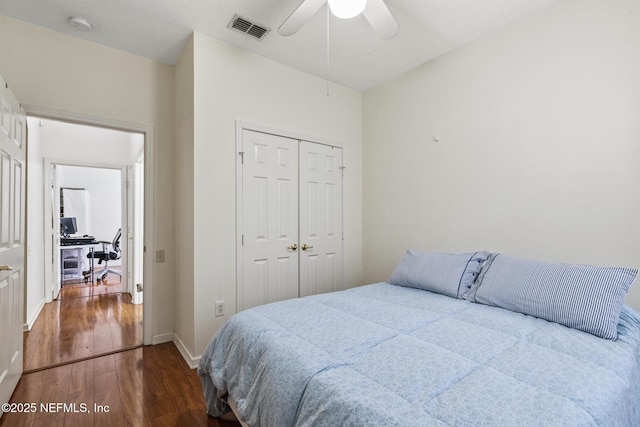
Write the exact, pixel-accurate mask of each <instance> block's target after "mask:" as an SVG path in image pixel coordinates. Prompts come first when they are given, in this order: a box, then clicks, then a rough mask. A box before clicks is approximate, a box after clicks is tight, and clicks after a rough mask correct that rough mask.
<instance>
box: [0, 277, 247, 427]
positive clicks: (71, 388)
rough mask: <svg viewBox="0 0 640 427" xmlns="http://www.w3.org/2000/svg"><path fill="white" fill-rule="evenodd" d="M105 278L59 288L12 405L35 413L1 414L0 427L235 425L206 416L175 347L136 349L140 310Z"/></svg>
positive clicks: (29, 350)
mask: <svg viewBox="0 0 640 427" xmlns="http://www.w3.org/2000/svg"><path fill="white" fill-rule="evenodd" d="M106 279H107V280H105V281H104V282H103V283H102V284H100V285H96V286H93V287H91V286H90V285H84V284H83V283H82V282H80V283H77V284H73V285H65V286H63V288H62V291H61V293H60V296H59V299H58V300H57V301H53V302H52V303H49V304H46V305H45V308H44V309H43V310H42V312H41V313H40V316H39V317H38V320H37V321H36V323H35V325H34V327H33V328H32V330H31V331H30V332H25V334H24V338H25V341H24V344H25V351H24V369H25V372H26V373H25V374H23V375H22V378H21V379H20V382H19V383H18V386H17V388H16V390H15V391H14V393H13V396H12V397H11V402H12V403H15V404H18V403H22V404H25V403H26V404H29V405H32V406H30V407H29V408H30V409H31V408H33V409H35V411H33V412H29V413H25V412H22V413H11V412H8V413H5V414H4V415H2V417H1V418H0V426H11V427H13V426H35V427H39V426H87V427H91V426H217V427H227V426H233V427H238V426H239V425H240V424H239V423H237V422H233V421H224V420H218V419H214V418H210V417H208V416H207V413H206V408H205V404H204V397H203V395H202V386H201V385H200V380H199V378H198V376H197V374H196V371H195V370H192V369H189V367H188V365H187V364H186V362H185V361H184V359H183V358H182V356H181V355H180V353H179V352H178V350H177V349H176V347H175V345H174V344H173V343H166V344H159V345H156V346H147V347H141V344H142V306H140V305H137V306H136V305H133V304H131V303H130V301H131V297H130V296H129V295H128V294H123V293H122V291H123V289H122V284H121V283H120V280H119V278H118V276H115V275H113V277H112V275H109V276H108V277H107V278H106ZM132 346H138V347H137V348H136V349H133V350H123V349H127V348H131V347H132ZM120 350H123V351H120ZM107 352H112V353H111V354H108V355H103V354H104V353H107ZM87 358H89V359H87ZM78 359H84V360H82V361H77V360H78ZM73 360H76V362H75V363H74V362H72V361H73ZM59 364H62V365H59ZM52 365H58V366H52ZM46 366H49V368H45V367H46ZM29 371H31V372H30V373H29ZM0 403H3V402H0ZM107 410H108V412H107Z"/></svg>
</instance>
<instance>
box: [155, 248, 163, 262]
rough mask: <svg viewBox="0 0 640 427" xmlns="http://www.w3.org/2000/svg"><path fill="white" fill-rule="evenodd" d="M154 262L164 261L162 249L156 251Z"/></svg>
mask: <svg viewBox="0 0 640 427" xmlns="http://www.w3.org/2000/svg"><path fill="white" fill-rule="evenodd" d="M156 262H164V249H158V250H157V251H156Z"/></svg>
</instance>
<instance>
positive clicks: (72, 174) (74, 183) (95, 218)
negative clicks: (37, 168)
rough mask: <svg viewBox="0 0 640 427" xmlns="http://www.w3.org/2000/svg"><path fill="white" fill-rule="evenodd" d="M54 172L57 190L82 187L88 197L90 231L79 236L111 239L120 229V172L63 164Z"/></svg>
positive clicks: (108, 240) (83, 231)
mask: <svg viewBox="0 0 640 427" xmlns="http://www.w3.org/2000/svg"><path fill="white" fill-rule="evenodd" d="M56 171H57V173H58V184H59V185H60V188H64V187H67V188H84V189H85V190H87V192H88V193H89V195H90V205H89V209H90V211H89V212H90V213H91V217H90V218H89V228H88V229H86V230H78V233H79V234H90V235H92V236H94V237H95V238H96V240H102V241H107V242H110V241H111V240H113V237H114V236H115V234H116V231H117V230H118V228H122V179H121V174H122V171H121V170H120V169H103V168H90V167H81V166H62V165H61V166H57V167H56ZM121 243H124V241H123V242H121ZM114 264H116V263H114Z"/></svg>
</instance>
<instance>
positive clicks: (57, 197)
mask: <svg viewBox="0 0 640 427" xmlns="http://www.w3.org/2000/svg"><path fill="white" fill-rule="evenodd" d="M28 120H29V126H30V128H29V130H30V133H29V144H30V151H35V152H36V155H37V156H38V157H39V159H40V162H41V164H42V171H43V172H42V181H43V182H44V185H43V186H42V188H44V189H46V190H45V191H44V193H43V194H42V195H41V196H40V203H41V204H42V209H37V208H36V209H32V210H30V212H31V214H32V215H33V214H34V213H36V212H39V213H40V218H39V219H37V218H33V217H30V218H29V221H30V222H29V226H30V228H29V230H30V232H31V233H30V235H31V236H34V235H35V234H37V232H35V233H34V230H36V229H37V227H33V228H32V227H31V225H34V224H37V223H40V224H44V225H43V226H42V229H41V233H42V234H41V235H42V236H43V237H42V243H43V244H42V248H43V257H42V258H43V259H42V262H43V264H44V271H43V274H42V273H41V274H42V276H43V277H42V281H41V282H40V283H42V284H44V288H43V289H42V293H43V294H44V295H43V296H44V301H45V303H46V304H45V305H44V307H43V308H42V309H41V310H42V311H41V312H40V315H39V316H38V313H36V315H35V317H36V318H37V320H36V319H33V323H32V325H30V326H31V327H30V328H29V329H30V331H29V332H27V333H26V334H25V342H26V344H27V345H25V348H27V347H29V346H30V347H31V348H37V349H38V351H37V353H38V354H39V357H38V358H36V359H38V360H36V359H31V360H30V359H29V355H28V354H27V352H26V351H25V368H26V369H27V370H30V369H39V368H41V367H42V366H46V365H52V364H60V363H66V362H68V361H71V360H78V359H82V358H84V357H92V356H95V355H97V354H103V353H106V352H111V351H118V350H122V349H125V348H131V347H133V346H138V345H142V343H143V329H142V326H143V323H142V317H143V310H142V305H141V304H142V302H143V299H142V286H138V287H137V288H136V286H135V285H134V280H136V283H138V284H140V285H141V282H142V280H141V279H140V278H141V277H142V276H143V271H144V263H143V258H144V257H143V256H142V253H141V251H139V250H137V249H138V248H140V247H143V242H142V238H143V235H144V233H143V231H142V230H143V229H144V220H143V219H144V217H145V215H144V206H145V203H144V171H145V169H144V150H145V134H143V133H139V132H128V131H121V130H114V129H110V128H104V127H99V126H91V125H83V124H76V123H70V122H65V121H60V120H51V119H42V118H36V117H30V118H29V119H28ZM32 160H33V159H32ZM30 164H33V162H32V163H30ZM33 182H35V179H34V180H33ZM33 187H35V185H31V186H30V188H33ZM129 188H134V189H138V191H136V192H132V191H129ZM48 190H49V191H48ZM66 190H69V191H66ZM71 190H72V191H71ZM65 192H66V193H68V194H69V195H74V194H75V193H82V194H84V196H85V197H83V200H88V201H86V202H84V204H86V205H87V206H85V207H83V208H82V209H77V207H74V206H73V205H74V204H76V201H74V198H73V197H69V198H68V199H67V202H66V205H65V198H64V194H65ZM136 197H137V198H138V199H136ZM29 200H30V201H32V200H33V201H34V202H37V195H34V194H30V195H29ZM130 205H131V206H130ZM85 210H88V212H89V214H88V218H83V219H82V220H81V221H80V224H82V227H83V229H82V230H80V229H78V230H76V231H77V233H78V237H81V236H84V235H92V236H94V237H95V238H96V240H97V241H98V242H108V243H107V244H105V246H104V247H103V245H102V244H101V243H99V244H96V245H93V249H94V250H95V251H102V250H103V249H106V251H107V252H111V251H113V250H114V247H113V239H114V237H115V235H116V232H117V230H118V229H121V238H120V240H119V241H118V246H119V247H120V249H121V250H120V251H118V252H119V256H118V259H113V260H110V261H109V269H110V270H113V271H115V272H116V273H119V275H118V274H112V273H109V274H108V275H105V276H104V277H102V276H100V277H92V276H91V275H86V276H82V275H81V277H80V280H77V281H76V280H65V281H64V282H63V279H64V277H62V274H61V273H63V272H66V271H61V269H63V268H64V265H63V264H62V263H63V261H64V260H63V259H61V257H60V254H61V247H60V220H59V218H60V217H61V216H68V217H73V218H75V217H77V216H81V215H85V214H84V213H82V212H85ZM43 213H44V214H43ZM79 228H80V227H79ZM36 246H37V243H36V244H33V245H32V247H31V252H34V248H35V247H36ZM85 252H87V251H86V250H85V251H82V255H81V256H80V257H78V260H79V262H80V263H81V267H82V268H79V270H80V271H84V272H91V268H90V267H91V263H90V260H89V259H87V257H86V253H85ZM120 254H121V255H120ZM71 261H74V260H73V259H72V260H71ZM31 265H32V266H33V269H34V270H36V269H38V265H34V264H31ZM40 265H42V264H40ZM78 267H80V265H78ZM100 267H101V265H97V262H95V263H94V266H93V268H94V272H99V271H101V270H100ZM33 276H36V274H34V275H33ZM30 277H32V276H31V275H30ZM84 277H87V278H90V279H89V280H86V281H85V280H83V279H84ZM98 278H99V279H100V280H97V279H98ZM103 279H104V280H103ZM29 282H30V283H31V284H33V285H34V286H37V284H38V281H37V280H30V281H29ZM63 283H64V284H65V286H63V287H61V285H62V284H63ZM41 286H42V285H41ZM61 289H62V292H61ZM26 295H27V303H26V304H25V305H26V307H27V315H29V308H30V306H31V307H32V306H33V305H34V304H33V301H29V295H36V298H37V292H35V291H34V290H31V291H29V290H28V291H27V292H26ZM30 303H31V304H30ZM134 303H138V304H140V305H139V306H138V307H128V305H131V306H133V305H135V304H134ZM27 318H29V317H27ZM43 322H44V323H45V324H46V325H47V326H50V325H51V324H52V323H53V324H55V325H56V327H57V328H58V329H57V330H56V331H47V332H43V331H42V328H41V327H40V326H41V325H39V323H43ZM74 331H75V332H77V333H74ZM50 336H57V337H59V338H58V339H57V342H52V341H53V340H51V339H50V338H47V337H50ZM47 353H48V354H49V357H45V356H44V355H46V354H47ZM40 356H42V357H40Z"/></svg>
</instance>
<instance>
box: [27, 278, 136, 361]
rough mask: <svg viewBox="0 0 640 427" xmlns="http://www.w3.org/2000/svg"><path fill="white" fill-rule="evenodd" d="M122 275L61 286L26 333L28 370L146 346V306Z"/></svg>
mask: <svg viewBox="0 0 640 427" xmlns="http://www.w3.org/2000/svg"><path fill="white" fill-rule="evenodd" d="M123 288H124V285H123V284H122V282H121V280H120V278H119V277H118V276H117V275H113V274H109V275H108V276H107V278H106V279H105V280H104V281H103V282H101V283H100V284H96V285H93V286H91V285H85V284H83V283H77V284H69V285H64V286H62V290H61V292H60V295H59V297H58V299H57V300H54V301H52V302H50V303H48V304H45V306H44V308H43V309H42V312H41V313H40V315H39V316H38V320H36V322H35V324H34V326H33V328H32V329H31V331H29V332H25V333H24V372H29V371H33V370H37V369H41V368H44V367H48V366H57V365H60V364H62V363H68V362H71V361H74V360H83V359H86V358H88V357H93V356H96V355H101V354H108V353H110V352H114V351H119V350H124V349H130V348H134V347H136V346H140V345H142V305H133V304H131V296H130V295H129V294H127V293H123Z"/></svg>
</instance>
